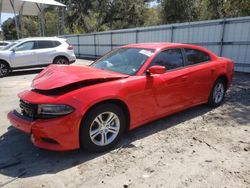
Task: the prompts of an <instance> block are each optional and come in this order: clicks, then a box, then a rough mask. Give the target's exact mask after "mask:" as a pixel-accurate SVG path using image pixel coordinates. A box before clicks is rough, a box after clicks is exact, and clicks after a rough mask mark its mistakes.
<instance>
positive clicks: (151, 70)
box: [146, 65, 166, 76]
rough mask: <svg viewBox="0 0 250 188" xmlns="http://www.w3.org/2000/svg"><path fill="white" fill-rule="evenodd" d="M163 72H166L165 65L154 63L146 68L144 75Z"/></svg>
mask: <svg viewBox="0 0 250 188" xmlns="http://www.w3.org/2000/svg"><path fill="white" fill-rule="evenodd" d="M165 72H166V67H164V66H159V65H154V66H152V67H150V68H149V69H148V70H147V72H146V75H148V76H149V75H152V74H164V73H165Z"/></svg>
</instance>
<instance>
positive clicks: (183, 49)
mask: <svg viewBox="0 0 250 188" xmlns="http://www.w3.org/2000/svg"><path fill="white" fill-rule="evenodd" d="M185 49H192V50H197V51H201V52H203V53H206V54H207V55H208V56H209V58H210V60H208V61H202V62H200V63H195V64H191V65H188V64H187V62H188V60H187V55H186V52H185ZM182 53H183V56H184V59H185V60H184V67H192V66H195V65H201V64H205V63H209V62H211V61H212V58H211V55H210V54H209V53H207V52H205V51H203V50H199V49H195V48H182Z"/></svg>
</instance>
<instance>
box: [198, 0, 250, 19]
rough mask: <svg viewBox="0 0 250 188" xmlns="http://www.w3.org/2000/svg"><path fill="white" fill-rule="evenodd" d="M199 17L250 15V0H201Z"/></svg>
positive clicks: (214, 17) (215, 17)
mask: <svg viewBox="0 0 250 188" xmlns="http://www.w3.org/2000/svg"><path fill="white" fill-rule="evenodd" d="M199 10H200V11H199V19H200V20H210V19H219V18H230V17H240V16H249V15H250V2H249V0H201V1H200V3H199Z"/></svg>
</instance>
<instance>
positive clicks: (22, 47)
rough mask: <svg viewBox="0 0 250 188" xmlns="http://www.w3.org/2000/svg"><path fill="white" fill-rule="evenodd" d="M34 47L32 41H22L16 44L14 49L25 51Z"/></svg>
mask: <svg viewBox="0 0 250 188" xmlns="http://www.w3.org/2000/svg"><path fill="white" fill-rule="evenodd" d="M34 47H35V42H34V41H29V42H24V43H22V44H20V45H18V46H17V47H16V48H15V50H16V51H27V50H33V49H34Z"/></svg>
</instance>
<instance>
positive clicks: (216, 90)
mask: <svg viewBox="0 0 250 188" xmlns="http://www.w3.org/2000/svg"><path fill="white" fill-rule="evenodd" d="M225 93H226V84H225V81H224V80H223V79H218V80H216V82H215V83H214V86H213V89H212V91H211V93H210V97H209V100H208V105H209V106H211V107H217V106H219V105H220V104H221V103H222V102H223V100H224V96H225Z"/></svg>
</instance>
